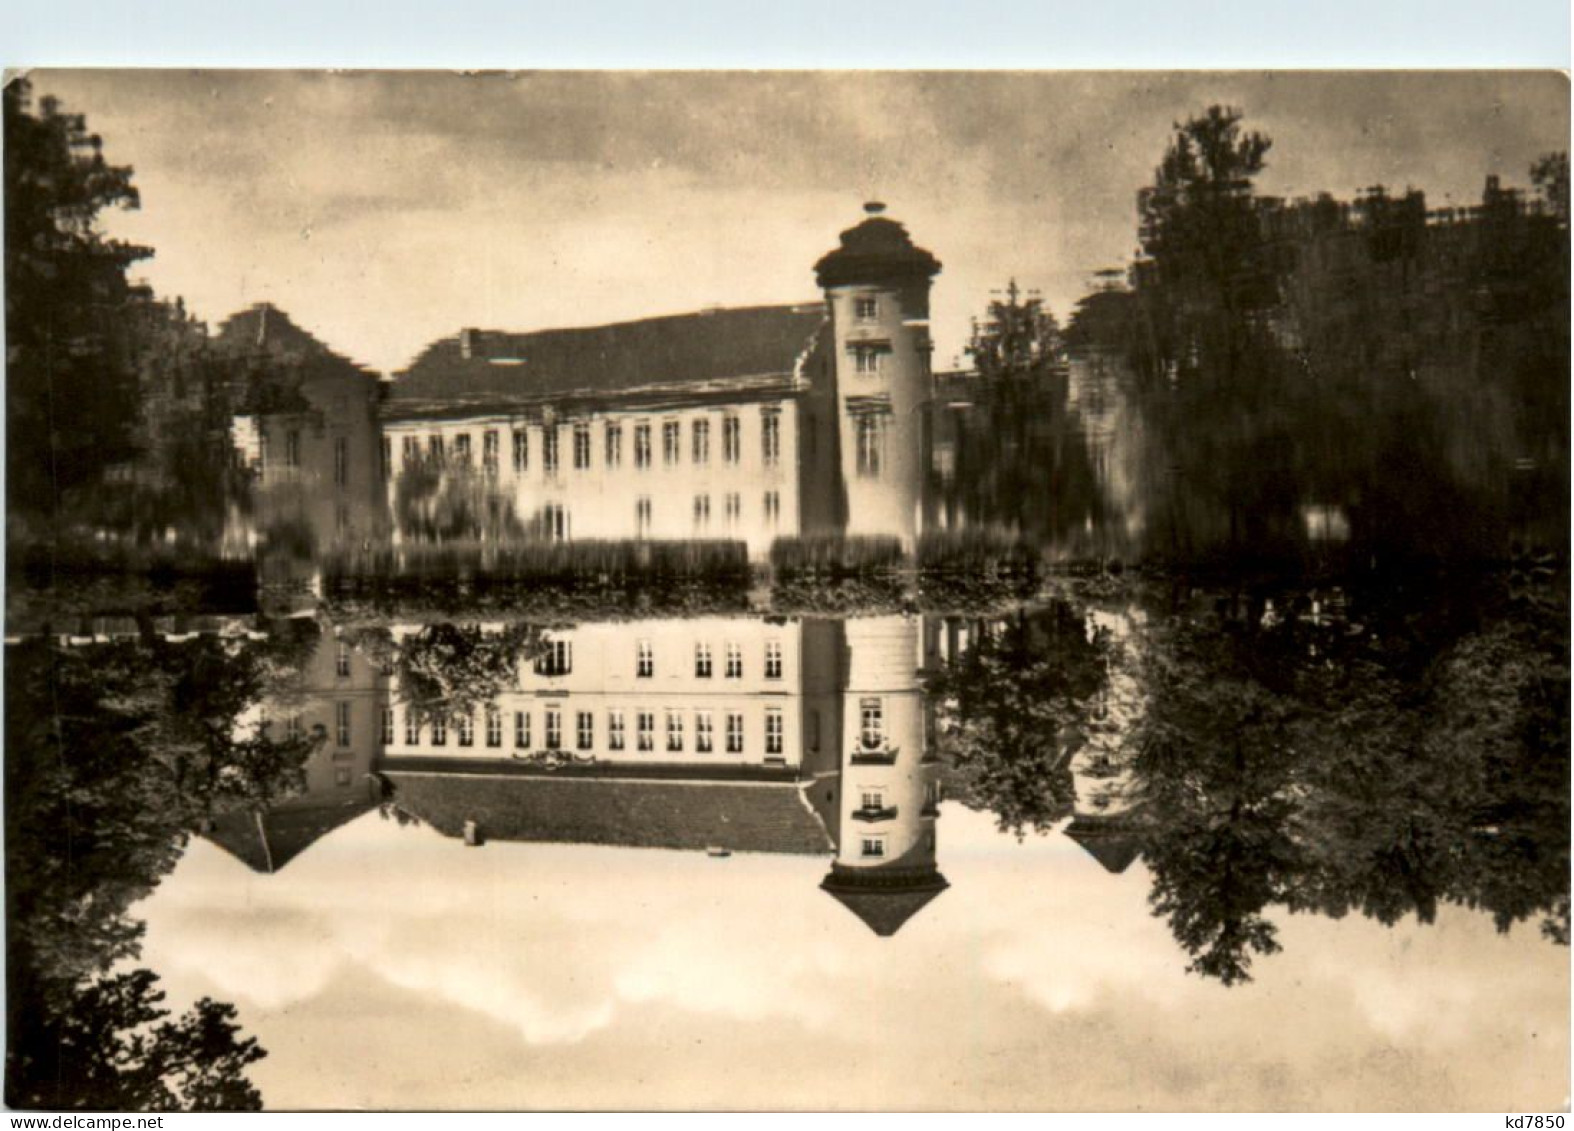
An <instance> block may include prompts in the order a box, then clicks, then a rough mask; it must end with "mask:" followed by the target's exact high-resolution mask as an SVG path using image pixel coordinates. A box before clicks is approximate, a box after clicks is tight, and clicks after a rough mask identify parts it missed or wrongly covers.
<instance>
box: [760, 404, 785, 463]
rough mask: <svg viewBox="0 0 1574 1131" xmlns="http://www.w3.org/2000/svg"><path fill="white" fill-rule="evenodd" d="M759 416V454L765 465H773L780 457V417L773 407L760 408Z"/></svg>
mask: <svg viewBox="0 0 1574 1131" xmlns="http://www.w3.org/2000/svg"><path fill="white" fill-rule="evenodd" d="M761 412H762V415H761V417H760V454H761V455H762V456H763V457H764V459H765V466H766V467H775V466H776V464H777V463H778V462H780V460H781V458H782V418H781V413H779V412H777V411H776V410H775V409H762V410H761Z"/></svg>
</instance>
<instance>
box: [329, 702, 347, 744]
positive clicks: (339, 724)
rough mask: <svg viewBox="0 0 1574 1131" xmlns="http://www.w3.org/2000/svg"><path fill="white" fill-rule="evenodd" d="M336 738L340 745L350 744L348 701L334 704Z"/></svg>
mask: <svg viewBox="0 0 1574 1131" xmlns="http://www.w3.org/2000/svg"><path fill="white" fill-rule="evenodd" d="M333 713H334V723H335V724H336V725H335V727H334V731H335V736H334V737H335V740H336V741H337V742H338V744H339V745H340V746H348V745H350V705H349V704H348V703H335V704H334V712H333Z"/></svg>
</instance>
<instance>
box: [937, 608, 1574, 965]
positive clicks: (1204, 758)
mask: <svg viewBox="0 0 1574 1131" xmlns="http://www.w3.org/2000/svg"><path fill="white" fill-rule="evenodd" d="M1521 580H1523V579H1521ZM1314 599H1315V600H1316V604H1315V605H1314ZM1199 603H1200V605H1199ZM1210 604H1211V606H1212V607H1208V606H1209V605H1210ZM1134 607H1135V605H1134ZM1098 619H1099V618H1098V617H1096V616H1095V617H1089V616H1088V615H1087V614H1086V613H1085V612H1084V611H1083V610H1080V609H1078V608H1077V607H1076V606H1075V605H1073V604H1069V603H1064V602H1060V603H1056V604H1054V605H1052V606H1050V607H1049V608H1047V609H1045V610H1043V611H1039V612H1033V613H1019V614H1017V615H1016V616H1014V617H1011V618H1007V619H1005V620H998V621H993V622H984V623H981V624H978V625H976V626H974V628H975V633H976V636H975V639H976V643H975V644H974V646H973V647H971V648H969V649H967V650H966V651H964V652H963V653H962V654H961V655H960V656H958V657H956V658H955V659H954V660H953V661H952V662H951V663H950V664H949V665H948V666H947V667H946V668H945V669H943V670H942V671H941V672H940V673H938V674H937V675H936V676H934V677H932V679H931V681H930V685H929V690H930V693H931V695H932V696H933V701H934V703H935V707H936V710H937V713H938V720H939V724H940V725H939V727H938V733H937V740H938V744H939V750H940V752H941V753H942V755H943V756H944V757H945V758H946V759H947V761H948V763H949V772H950V774H951V775H952V777H951V784H952V786H953V792H954V793H955V794H956V795H957V796H958V798H959V799H960V800H962V801H963V802H964V803H966V804H970V805H974V806H977V807H981V808H987V809H989V810H991V811H993V812H994V813H995V814H996V816H997V817H998V819H999V821H1000V825H1001V827H1002V828H1003V829H1007V830H1010V831H1013V832H1016V833H1018V834H1019V835H1020V834H1021V833H1022V832H1023V831H1024V830H1026V829H1033V830H1035V831H1043V830H1045V829H1047V828H1048V827H1049V826H1051V825H1052V824H1054V823H1055V822H1056V821H1058V820H1060V819H1061V818H1063V817H1065V816H1066V815H1067V813H1068V811H1069V808H1070V805H1071V804H1072V802H1073V800H1074V795H1073V789H1072V777H1071V770H1070V764H1071V760H1072V758H1073V757H1078V756H1080V757H1081V758H1082V759H1083V761H1084V762H1085V763H1086V764H1087V766H1089V767H1093V771H1092V772H1091V773H1090V774H1089V775H1088V776H1090V777H1098V776H1099V774H1100V772H1101V767H1104V766H1105V764H1106V763H1107V764H1108V766H1109V767H1112V768H1113V769H1114V770H1116V771H1118V773H1117V776H1118V777H1120V778H1122V779H1128V780H1124V781H1123V782H1122V790H1121V791H1122V793H1123V795H1124V800H1125V801H1127V802H1129V803H1130V806H1131V807H1130V809H1129V811H1128V812H1126V814H1125V816H1124V817H1123V818H1122V820H1123V821H1125V822H1127V823H1128V825H1129V827H1130V828H1132V829H1133V830H1134V831H1135V834H1136V835H1137V837H1138V839H1139V841H1140V844H1141V849H1142V854H1143V856H1144V858H1145V860H1146V865H1147V868H1148V872H1149V874H1150V876H1151V879H1152V885H1153V886H1152V891H1151V893H1150V901H1151V903H1152V907H1153V910H1154V913H1155V914H1156V915H1158V916H1161V917H1163V918H1164V919H1165V920H1166V921H1167V922H1168V924H1169V926H1170V929H1171V931H1172V932H1173V933H1174V935H1175V938H1176V941H1177V942H1178V943H1179V944H1180V945H1181V947H1182V948H1183V949H1184V950H1185V951H1186V953H1187V954H1188V955H1189V956H1190V958H1191V962H1190V966H1189V969H1191V970H1192V971H1193V972H1195V973H1197V974H1200V975H1202V976H1204V977H1210V978H1217V979H1218V980H1220V981H1221V982H1223V983H1224V984H1226V985H1230V984H1235V983H1238V982H1242V981H1247V980H1249V978H1250V967H1251V963H1252V960H1253V958H1254V957H1256V956H1262V955H1270V954H1273V953H1276V952H1277V951H1278V950H1279V949H1280V942H1279V940H1278V938H1277V931H1276V928H1275V926H1274V923H1273V922H1272V921H1271V911H1270V909H1271V908H1272V907H1274V906H1275V905H1277V906H1279V907H1281V908H1287V909H1289V910H1291V911H1298V912H1312V913H1316V914H1322V915H1328V916H1331V917H1336V918H1337V917H1340V916H1343V915H1345V914H1347V913H1349V912H1351V911H1356V912H1359V913H1360V914H1362V915H1364V916H1367V917H1369V918H1372V919H1375V920H1377V921H1378V922H1381V923H1384V924H1386V925H1393V924H1395V923H1397V922H1398V921H1399V920H1401V919H1402V918H1404V917H1405V916H1408V915H1411V914H1414V915H1415V916H1416V917H1417V918H1418V920H1419V921H1421V922H1423V923H1430V922H1432V921H1433V920H1434V919H1435V917H1436V915H1437V912H1438V908H1439V906H1440V905H1443V904H1449V903H1452V904H1456V905H1460V906H1464V907H1470V908H1474V909H1479V910H1481V911H1483V912H1485V913H1488V914H1490V915H1491V916H1492V918H1493V921H1494V922H1495V924H1496V925H1497V927H1498V929H1499V930H1503V931H1507V930H1508V929H1509V928H1510V927H1511V926H1512V925H1513V924H1514V923H1516V922H1522V921H1524V920H1526V919H1531V918H1535V917H1541V919H1542V922H1541V931H1542V933H1543V934H1544V935H1545V936H1546V937H1548V938H1549V939H1552V940H1554V941H1556V942H1560V943H1564V944H1565V945H1566V944H1567V941H1568V917H1569V910H1568V908H1569V899H1568V890H1569V855H1568V846H1569V836H1568V827H1569V784H1570V783H1569V748H1568V739H1569V669H1568V601H1567V579H1566V577H1563V578H1561V579H1547V578H1543V579H1540V580H1539V581H1535V582H1532V583H1529V584H1519V583H1516V582H1513V581H1510V582H1507V583H1505V581H1504V580H1503V579H1501V578H1498V579H1492V578H1474V579H1471V580H1470V581H1469V582H1468V583H1467V584H1465V585H1458V584H1453V585H1443V584H1426V583H1422V582H1417V581H1412V582H1411V583H1410V584H1409V587H1408V588H1407V589H1405V590H1402V591H1401V590H1397V589H1396V590H1393V591H1389V592H1385V593H1382V594H1374V595H1368V596H1366V597H1361V596H1356V597H1353V598H1351V600H1350V602H1349V604H1348V607H1346V606H1345V604H1344V601H1343V598H1342V596H1341V597H1339V598H1338V599H1337V600H1335V601H1332V602H1331V601H1329V600H1328V595H1327V594H1323V595H1321V596H1320V597H1316V598H1314V597H1313V595H1310V594H1301V595H1297V594H1290V595H1289V596H1288V597H1286V596H1285V595H1283V594H1281V595H1279V597H1278V599H1277V601H1276V602H1268V601H1265V600H1263V599H1262V598H1260V597H1257V598H1252V597H1247V596H1241V595H1238V594H1237V595H1232V596H1227V597H1218V598H1217V599H1216V600H1214V601H1211V602H1210V600H1209V598H1207V597H1195V598H1191V599H1186V600H1178V601H1177V602H1176V603H1173V604H1171V605H1170V606H1169V607H1168V608H1167V609H1166V610H1165V611H1164V612H1163V614H1162V615H1151V616H1148V617H1146V618H1143V617H1134V618H1132V619H1131V622H1130V623H1132V624H1134V625H1137V626H1139V627H1138V628H1137V629H1136V631H1135V632H1134V633H1133V635H1132V636H1131V638H1130V639H1129V640H1127V641H1113V640H1111V639H1110V637H1109V636H1108V635H1106V634H1103V633H1100V632H1098V631H1093V632H1090V631H1089V630H1088V627H1087V626H1088V625H1089V624H1092V623H1096V622H1097V620H1098ZM1128 657H1130V661H1129V662H1128ZM1128 682H1130V683H1132V684H1133V685H1134V686H1133V687H1129V688H1128V687H1125V684H1127V683H1128ZM1127 700H1129V702H1125V701H1127ZM1112 701H1122V702H1123V703H1124V706H1121V707H1120V708H1119V709H1118V710H1117V711H1116V713H1115V714H1116V724H1115V728H1114V729H1113V730H1112V729H1111V727H1109V726H1107V725H1105V724H1106V723H1107V722H1109V721H1110V718H1111V716H1110V713H1109V710H1108V707H1109V705H1110V703H1111V702H1112ZM1079 751H1080V752H1081V753H1080V755H1079ZM1075 800H1077V801H1078V802H1079V803H1080V802H1085V801H1087V800H1088V799H1087V798H1077V799H1075ZM1080 811H1081V810H1080V809H1079V812H1080Z"/></svg>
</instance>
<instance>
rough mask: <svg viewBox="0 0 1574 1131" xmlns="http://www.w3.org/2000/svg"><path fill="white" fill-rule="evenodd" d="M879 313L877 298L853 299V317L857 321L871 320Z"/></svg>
mask: <svg viewBox="0 0 1574 1131" xmlns="http://www.w3.org/2000/svg"><path fill="white" fill-rule="evenodd" d="M879 313H880V303H879V301H878V300H877V299H873V298H866V297H859V298H855V299H853V318H854V319H856V320H857V321H859V322H873V321H874V320H875V318H876V316H877V315H878V314H879Z"/></svg>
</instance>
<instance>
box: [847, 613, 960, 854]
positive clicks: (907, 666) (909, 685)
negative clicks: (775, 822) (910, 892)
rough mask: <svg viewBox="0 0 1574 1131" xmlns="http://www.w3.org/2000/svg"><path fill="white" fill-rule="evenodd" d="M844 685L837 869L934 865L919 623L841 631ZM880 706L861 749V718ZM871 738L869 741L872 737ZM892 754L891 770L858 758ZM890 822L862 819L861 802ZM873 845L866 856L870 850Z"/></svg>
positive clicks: (933, 787)
mask: <svg viewBox="0 0 1574 1131" xmlns="http://www.w3.org/2000/svg"><path fill="white" fill-rule="evenodd" d="M846 639H847V649H848V664H847V682H846V685H845V688H846V690H845V692H844V696H843V709H842V718H843V720H844V723H843V734H842V781H841V794H842V796H841V814H840V821H839V823H840V835H839V836H838V837H837V856H836V859H837V862H838V863H840V864H844V865H848V866H850V867H856V868H878V867H882V866H888V865H893V864H899V865H901V866H903V867H914V866H918V865H932V864H933V863H934V861H935V818H934V816H933V815H932V813H933V806H934V805H935V804H937V803H938V801H939V793H938V790H939V766H938V765H937V764H931V763H930V762H928V761H927V760H926V754H927V738H928V734H927V728H926V725H925V702H924V696H923V692H922V690H921V687H920V683H919V669H920V667H921V666H922V664H923V662H924V633H923V631H922V622H921V620H919V619H917V618H908V617H900V616H886V617H864V618H857V619H854V620H849V621H848V622H847V624H846ZM869 705H877V706H878V709H879V712H880V727H879V733H878V736H877V740H876V741H875V742H874V743H873V744H872V745H871V744H870V743H867V742H865V741H864V738H865V736H864V734H863V729H864V728H863V723H864V713H865V710H866V708H867V707H868V706H869ZM871 737H874V736H871ZM889 750H894V751H895V752H896V756H895V758H894V759H893V760H891V761H890V762H888V763H887V762H869V763H864V762H860V761H859V759H860V757H866V756H868V755H878V754H880V753H881V752H883V751H889ZM870 797H873V798H876V799H878V802H879V805H878V806H877V808H880V809H885V810H891V809H894V810H895V813H894V815H891V816H886V817H882V818H880V819H877V820H870V819H867V818H868V816H869V811H870V808H871V807H870V806H867V805H866V804H865V801H866V798H870ZM870 841H877V842H878V844H879V850H878V851H877V852H875V851H871V849H870V846H869V844H868V842H870Z"/></svg>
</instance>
